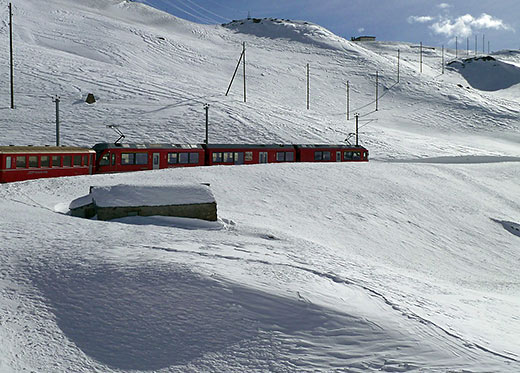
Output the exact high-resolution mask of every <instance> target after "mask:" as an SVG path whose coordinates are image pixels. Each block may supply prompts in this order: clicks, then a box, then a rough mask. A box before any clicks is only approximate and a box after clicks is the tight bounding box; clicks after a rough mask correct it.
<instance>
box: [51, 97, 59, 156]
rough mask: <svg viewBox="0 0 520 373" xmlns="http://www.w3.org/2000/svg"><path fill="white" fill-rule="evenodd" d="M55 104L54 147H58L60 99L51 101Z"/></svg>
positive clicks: (56, 98)
mask: <svg viewBox="0 0 520 373" xmlns="http://www.w3.org/2000/svg"><path fill="white" fill-rule="evenodd" d="M52 102H55V103H56V146H60V97H59V96H56V97H55V98H53V99H52Z"/></svg>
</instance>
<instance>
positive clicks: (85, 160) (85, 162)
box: [83, 155, 88, 166]
mask: <svg viewBox="0 0 520 373" xmlns="http://www.w3.org/2000/svg"><path fill="white" fill-rule="evenodd" d="M83 166H88V155H84V156H83Z"/></svg>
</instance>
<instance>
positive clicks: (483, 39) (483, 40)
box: [482, 34, 486, 54]
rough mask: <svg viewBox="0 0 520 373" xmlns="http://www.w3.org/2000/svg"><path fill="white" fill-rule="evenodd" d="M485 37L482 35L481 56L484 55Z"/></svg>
mask: <svg viewBox="0 0 520 373" xmlns="http://www.w3.org/2000/svg"><path fill="white" fill-rule="evenodd" d="M485 37H486V34H482V54H486V43H485Z"/></svg>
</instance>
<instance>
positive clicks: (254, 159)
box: [203, 144, 296, 166]
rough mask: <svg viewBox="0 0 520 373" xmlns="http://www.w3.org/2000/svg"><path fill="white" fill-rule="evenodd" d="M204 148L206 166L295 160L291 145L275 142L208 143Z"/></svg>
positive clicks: (294, 151)
mask: <svg viewBox="0 0 520 373" xmlns="http://www.w3.org/2000/svg"><path fill="white" fill-rule="evenodd" d="M203 147H204V149H205V150H206V160H205V163H206V165H207V166H214V165H234V164H258V163H282V162H295V161H296V149H295V148H294V146H293V145H283V144H282V145H277V144H209V145H203Z"/></svg>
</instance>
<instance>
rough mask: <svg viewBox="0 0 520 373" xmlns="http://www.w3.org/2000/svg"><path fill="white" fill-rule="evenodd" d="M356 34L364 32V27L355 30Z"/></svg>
mask: <svg viewBox="0 0 520 373" xmlns="http://www.w3.org/2000/svg"><path fill="white" fill-rule="evenodd" d="M357 32H365V28H364V27H360V28H358V29H357Z"/></svg>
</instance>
